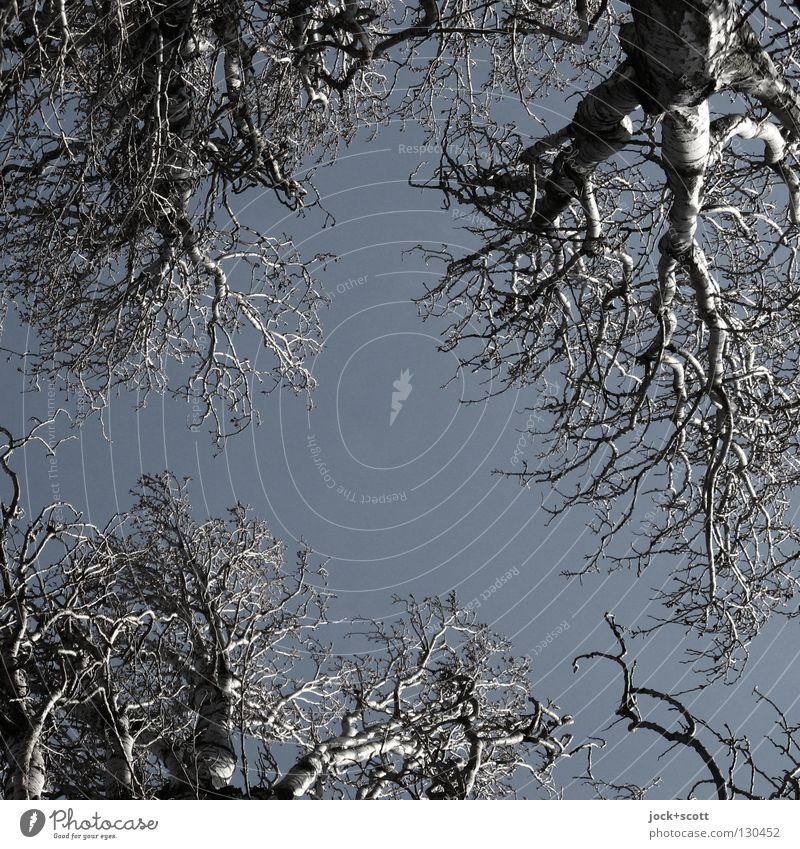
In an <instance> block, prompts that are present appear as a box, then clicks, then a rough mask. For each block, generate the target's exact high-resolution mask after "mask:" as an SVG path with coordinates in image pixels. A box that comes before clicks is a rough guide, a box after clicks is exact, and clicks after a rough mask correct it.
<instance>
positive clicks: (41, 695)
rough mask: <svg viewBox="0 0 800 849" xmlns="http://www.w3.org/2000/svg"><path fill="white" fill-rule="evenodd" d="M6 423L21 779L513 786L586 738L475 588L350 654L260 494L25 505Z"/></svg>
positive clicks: (355, 792)
mask: <svg viewBox="0 0 800 849" xmlns="http://www.w3.org/2000/svg"><path fill="white" fill-rule="evenodd" d="M4 435H5V436H6V438H7V440H8V442H7V449H6V452H5V454H4V455H3V456H2V457H1V458H0V464H2V468H3V471H4V473H5V474H6V477H7V478H8V480H9V482H10V483H11V489H12V494H11V498H10V499H9V502H8V504H6V502H5V501H4V502H3V511H4V512H3V516H4V521H5V524H4V526H3V536H2V542H3V549H2V551H3V564H2V565H3V580H4V584H3V596H2V604H3V606H2V618H1V619H0V628H1V630H0V636H2V644H1V645H2V653H0V661H1V662H2V670H3V678H2V692H3V695H4V699H3V705H4V707H3V713H2V714H0V739H2V744H3V749H2V764H1V765H0V766H1V768H2V771H3V776H4V779H5V780H4V791H3V794H4V796H5V798H42V797H51V798H58V797H62V798H63V797H67V798H128V799H130V798H133V799H136V798H152V797H159V798H213V797H229V798H231V797H232V798H296V797H299V796H303V795H309V796H316V797H323V796H334V797H339V796H351V797H359V798H378V797H382V796H386V797H399V796H408V797H412V798H423V797H428V798H466V797H468V796H479V797H484V798H485V797H488V798H494V797H497V796H502V795H510V794H513V793H514V792H516V784H515V779H517V778H518V777H519V775H520V774H521V773H523V774H526V775H527V777H528V780H531V779H533V780H534V782H535V786H537V787H545V788H549V789H550V790H551V791H552V789H553V784H552V777H551V773H552V769H553V767H554V765H555V764H556V763H557V762H558V761H559V760H560V759H561V758H562V757H566V756H569V755H572V754H574V753H575V752H577V751H579V750H580V749H581V747H580V746H574V747H573V746H572V738H571V735H570V734H568V733H566V732H564V731H563V727H564V726H565V725H567V724H569V723H570V722H571V718H570V717H569V716H565V715H563V714H561V713H560V711H558V709H557V707H556V706H555V705H553V704H551V703H549V702H541V701H540V700H538V699H537V698H535V697H534V695H533V692H532V688H531V676H530V670H529V668H528V665H527V663H526V662H525V661H524V660H522V659H518V658H514V657H513V655H511V654H510V653H509V646H508V644H507V643H505V642H504V641H502V640H501V639H500V638H498V637H496V636H494V635H492V634H491V633H490V632H489V631H488V630H487V629H486V628H485V627H483V626H480V625H478V624H476V623H475V621H474V615H473V614H472V613H471V612H467V611H464V610H461V609H459V607H458V605H457V603H456V601H455V599H454V598H453V599H449V600H447V601H441V600H438V599H434V600H428V601H425V602H422V603H417V602H415V601H414V600H410V601H405V602H400V601H399V600H398V604H401V606H402V609H401V612H400V614H399V615H398V616H397V618H396V620H395V621H394V624H392V625H391V626H389V625H386V624H384V623H378V622H373V621H369V620H365V621H364V623H363V624H364V625H365V628H366V630H364V631H359V632H356V633H354V634H352V635H351V639H352V640H357V641H359V642H360V648H361V650H360V651H359V652H358V653H356V654H355V655H350V653H349V652H348V654H347V655H344V656H342V657H338V654H337V651H335V650H334V646H333V645H332V644H331V643H330V642H326V641H325V635H326V628H327V627H328V626H327V617H326V606H327V599H328V596H329V593H328V592H327V590H326V589H325V587H324V577H325V576H324V570H323V569H322V567H320V566H315V565H313V563H312V557H311V554H310V552H308V551H307V550H305V549H301V550H300V551H299V552H298V554H297V558H296V562H295V563H294V564H293V565H291V566H289V565H288V563H287V558H286V556H285V554H286V552H285V546H284V545H283V543H281V542H280V541H279V540H277V539H275V538H274V537H273V536H272V535H271V533H270V532H269V530H268V529H267V527H266V526H265V525H264V523H263V522H260V521H258V520H256V519H253V518H251V517H250V516H249V514H248V512H247V511H246V510H245V509H244V508H243V507H242V506H241V505H237V506H236V507H234V508H233V509H232V510H231V511H230V513H229V515H228V516H227V517H226V518H211V519H207V520H205V521H198V520H197V519H195V518H194V516H193V512H192V508H191V504H190V502H189V499H188V493H187V489H186V484H185V483H179V482H178V481H176V480H175V479H174V478H173V477H172V476H170V475H169V474H164V475H160V476H157V477H145V478H143V479H142V480H141V481H140V483H139V486H138V487H137V489H136V490H135V496H136V501H135V503H134V505H133V507H132V508H131V510H130V511H129V512H128V513H125V514H123V515H120V516H116V517H114V518H113V519H112V521H111V522H110V523H109V524H108V525H107V526H106V527H105V528H103V529H98V528H92V527H88V526H86V525H84V524H81V523H80V519H79V517H78V516H75V515H74V513H72V512H69V511H68V508H66V507H65V506H63V505H60V506H59V505H57V506H54V507H50V508H47V509H46V510H45V511H43V512H42V513H41V514H40V516H39V517H37V518H36V519H35V521H33V522H32V523H29V524H23V523H21V516H20V515H19V498H20V494H19V483H18V479H17V477H16V475H15V474H14V473H13V472H12V471H11V469H10V467H9V465H8V455H9V453H10V451H11V450H12V449H14V448H16V447H18V446H19V443H15V442H14V441H13V440H12V439H11V437H10V435H8V434H7V433H5V432H4ZM58 509H60V510H62V512H63V513H64V517H67V516H69V519H70V521H64V518H62V519H61V520H60V521H59V522H58V523H57V522H55V521H54V519H53V514H54V512H55V511H56V510H58ZM45 546H49V547H50V548H51V549H54V550H53V552H52V553H51V554H50V555H49V557H47V556H46V548H45ZM59 546H60V551H59V550H58V547H59ZM332 624H335V623H332ZM331 636H333V632H331ZM338 648H340V649H343V650H346V649H347V646H346V645H343V644H340V645H339V646H338Z"/></svg>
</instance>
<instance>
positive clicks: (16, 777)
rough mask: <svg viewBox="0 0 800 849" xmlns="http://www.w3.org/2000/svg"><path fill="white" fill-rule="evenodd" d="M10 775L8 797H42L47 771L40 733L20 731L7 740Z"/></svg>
mask: <svg viewBox="0 0 800 849" xmlns="http://www.w3.org/2000/svg"><path fill="white" fill-rule="evenodd" d="M4 742H5V749H6V757H7V759H8V776H7V778H6V782H5V788H4V795H5V798H6V799H41V798H42V793H43V792H44V785H45V780H46V777H47V772H46V769H45V761H44V752H43V751H42V747H41V742H40V740H39V737H38V735H35V734H33V733H27V734H26V733H20V734H15V735H13V736H11V737H10V739H8V740H5V741H4Z"/></svg>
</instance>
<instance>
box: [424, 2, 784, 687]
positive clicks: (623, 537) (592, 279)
mask: <svg viewBox="0 0 800 849" xmlns="http://www.w3.org/2000/svg"><path fill="white" fill-rule="evenodd" d="M530 5H531V6H532V7H535V6H536V5H537V4H533V3H532V4H530ZM775 6H776V7H777V11H778V14H777V16H775V15H772V14H770V13H769V12H768V11H764V10H763V9H762V8H760V7H759V8H757V9H753V8H752V7H748V8H747V9H740V8H739V7H738V6H737V5H736V4H734V3H732V2H716V0H707V2H706V0H704V1H703V2H700V3H697V2H693V3H688V2H687V3H683V2H675V3H667V4H665V3H657V2H648V0H637V1H636V2H632V3H631V4H630V13H628V11H627V8H626V7H623V6H620V7H614V6H612V5H611V4H609V7H608V9H606V10H605V11H604V12H603V15H604V18H603V20H604V21H605V24H603V23H602V21H601V24H600V25H598V33H597V36H596V38H594V37H593V36H592V35H591V34H590V30H591V27H589V28H588V29H586V28H584V35H583V36H582V38H584V36H585V38H586V39H588V40H586V41H585V46H582V47H581V50H583V51H584V55H586V54H588V55H590V56H591V57H592V58H590V59H589V60H587V62H585V63H584V64H581V63H573V62H572V61H564V62H562V63H560V64H558V65H554V64H549V65H548V64H547V63H545V69H546V73H545V76H546V77H547V78H548V89H547V91H549V92H552V91H553V89H554V88H556V87H557V86H558V84H559V83H560V84H561V86H562V87H564V86H566V85H569V86H570V87H571V89H573V90H574V89H575V88H577V89H578V90H579V91H580V90H581V89H583V90H584V91H586V94H585V95H584V96H582V97H581V99H580V102H579V103H578V105H577V108H575V111H574V115H573V118H572V120H571V121H568V122H566V123H565V125H564V126H562V127H559V128H555V129H553V128H550V127H548V128H547V131H546V135H544V137H542V138H540V139H539V140H538V141H536V142H535V143H534V144H530V143H529V140H528V139H527V138H526V134H527V133H526V132H522V131H521V130H522V128H521V127H520V125H519V122H516V124H508V123H507V124H502V123H500V122H499V121H497V120H495V121H492V120H491V115H489V116H483V115H482V116H481V117H480V121H478V120H475V119H473V118H472V117H470V116H469V115H465V114H462V113H461V112H454V113H453V114H451V116H450V117H449V119H448V122H447V126H446V131H445V134H444V138H443V142H442V143H443V154H442V158H441V162H440V164H439V168H438V171H437V173H436V175H435V177H434V178H433V179H432V180H431V181H429V182H427V183H426V184H427V185H429V186H433V187H434V188H436V189H437V190H439V191H443V192H444V193H445V196H446V198H447V199H448V202H452V203H457V204H460V205H462V207H464V208H466V209H468V210H469V209H472V210H473V212H472V213H471V214H470V215H469V216H468V218H469V220H470V221H471V224H470V229H471V230H472V232H473V233H474V235H475V236H476V237H477V238H478V239H479V240H480V246H479V247H478V249H477V250H475V251H474V252H472V253H471V254H468V255H466V256H454V255H453V254H452V252H451V251H449V250H443V251H442V252H440V253H438V256H439V257H441V258H442V259H443V260H444V261H445V262H446V271H445V275H444V279H443V281H442V282H441V284H440V285H439V286H437V287H436V288H435V289H434V291H432V292H431V295H430V299H429V305H430V309H431V310H432V311H434V312H440V311H441V312H450V313H451V314H452V317H453V322H452V325H451V327H450V331H449V335H448V337H447V339H446V342H445V347H446V348H451V347H453V346H456V345H458V346H460V350H461V351H462V356H461V360H462V362H463V364H464V366H465V367H467V368H485V369H490V370H494V371H496V372H498V373H499V374H500V375H501V376H502V378H503V380H504V381H505V385H506V386H523V387H530V390H529V391H530V392H531V395H534V396H535V395H538V398H536V399H535V403H533V402H532V403H531V407H532V408H533V407H535V408H536V411H537V415H536V416H531V418H530V419H529V422H528V428H529V430H530V436H531V440H530V441H531V442H532V443H533V444H536V445H538V446H539V447H540V449H541V450H540V451H538V452H537V453H535V455H532V456H530V457H528V458H526V463H525V464H524V465H523V466H522V467H520V468H519V469H511V470H508V469H506V470H503V471H506V472H508V473H509V474H511V475H512V476H515V477H517V478H518V479H519V480H520V481H521V482H522V483H523V484H528V483H530V482H533V481H536V482H539V483H541V484H544V485H546V486H548V487H550V488H552V489H553V490H555V491H556V492H557V493H558V494H559V495H560V496H561V499H560V500H561V504H560V505H559V506H558V507H556V508H554V510H553V512H554V514H555V515H560V514H561V511H562V510H563V509H564V508H567V507H571V506H582V507H588V508H590V509H591V510H593V511H594V512H595V515H596V521H595V523H594V524H593V530H594V531H595V533H596V535H597V545H596V548H595V550H594V551H593V552H592V553H591V554H590V556H589V559H588V562H587V564H586V567H585V569H586V570H591V569H598V568H616V567H619V566H629V567H632V568H633V569H634V570H635V571H636V572H637V573H641V572H642V571H643V570H644V569H646V568H647V567H649V566H650V565H651V564H660V563H665V562H668V563H669V564H670V567H671V569H672V580H671V583H670V584H669V585H668V586H667V587H666V588H665V589H664V590H663V591H661V592H660V596H661V600H662V601H663V604H664V610H665V613H664V614H663V617H662V618H660V619H659V620H658V622H657V625H661V624H666V623H671V624H675V625H678V626H680V627H683V628H687V627H688V628H689V629H692V630H695V631H697V632H700V633H702V634H704V635H706V637H707V640H708V641H707V646H708V648H707V651H705V661H706V665H705V669H706V671H707V672H708V673H709V674H711V675H715V676H716V675H720V676H729V675H737V674H739V672H740V671H741V668H742V665H743V661H744V659H745V658H746V655H747V645H748V643H749V642H750V641H751V640H752V639H753V637H754V636H755V635H756V634H757V633H758V632H759V630H760V629H761V627H762V625H763V624H764V622H765V621H766V620H767V618H768V617H769V616H770V615H771V614H772V613H774V612H776V611H777V612H783V613H788V612H791V611H790V608H789V607H788V602H789V601H790V599H792V598H793V597H794V596H795V593H796V590H797V578H798V575H797V572H796V568H795V566H794V563H795V561H796V557H797V553H798V539H799V537H798V530H797V528H796V526H795V523H794V522H793V521H792V519H791V517H790V516H789V515H788V510H789V506H790V498H791V493H792V492H793V491H794V490H795V488H796V485H797V483H798V471H797V463H796V462H795V461H794V459H793V458H794V456H795V454H796V450H797V428H796V424H795V422H796V408H797V405H798V385H799V382H800V370H799V369H798V367H797V358H796V354H795V352H796V349H797V346H798V339H797V336H796V327H797V315H796V302H797V291H796V290H797V286H796V281H795V264H796V251H797V224H798V210H800V206H798V203H800V194H798V186H799V185H800V184H799V183H798V178H797V175H796V174H795V170H794V161H795V160H794V151H795V148H796V144H797V141H798V138H800V136H799V135H798V133H799V132H800V95H798V93H797V89H796V87H795V84H794V75H795V72H794V68H793V65H792V61H791V55H792V51H793V50H795V49H796V20H797V15H798V11H797V8H796V7H795V6H794V5H793V4H791V3H776V4H775ZM541 7H542V8H544V4H541ZM548 8H550V7H548ZM558 9H563V14H562V13H560V12H559V14H562V18H561V19H562V21H563V22H564V26H566V21H567V20H568V13H567V6H566V4H564V5H562V6H559V7H558ZM551 11H552V13H553V14H555V13H556V7H555V6H554V7H552V9H551ZM606 13H607V15H606ZM748 14H751V15H752V17H753V20H752V22H750V21H748ZM590 17H591V16H590ZM592 20H594V18H592ZM610 23H614V24H616V25H617V30H616V38H615V39H611V40H610V39H609V37H608V34H607V29H606V28H605V27H606V26H607V25H608V24H610ZM550 29H551V31H552V32H553V33H554V34H555V32H556V29H557V28H553V27H552V26H551V27H550ZM561 30H562V32H563V30H564V27H563V26H562V27H561ZM554 37H555V35H554ZM563 40H564V41H566V42H570V41H571V40H570V39H567V38H566V37H564V39H563ZM572 41H574V39H572ZM762 45H764V46H762ZM571 49H572V50H573V51H574V50H575V49H576V48H575V47H574V46H572V48H571ZM595 57H596V61H594V62H593V59H595ZM601 57H602V59H603V60H609V61H612V62H613V63H615V64H616V68H615V69H614V70H613V71H612V72H611V73H610V74H608V75H605V74H603V73H599V74H598V70H596V69H599V67H600V58H601ZM598 76H600V77H601V78H600V80H599V81H598V79H597V78H598ZM603 77H604V78H603ZM533 88H535V85H534V86H533ZM551 104H552V100H551V101H550V104H548V106H549V108H550V109H552V105H551ZM526 106H527V108H528V109H529V110H530V111H532V112H533V113H534V114H535V113H536V111H537V106H536V101H535V100H533V101H532V100H528V101H527V103H526ZM570 108H572V107H570ZM637 108H641V110H642V113H639V117H638V118H636V126H634V123H633V121H632V118H633V117H635V116H634V115H633V113H634V112H635V110H637ZM541 122H542V123H544V124H545V125H546V122H545V121H544V119H543V118H542V119H541ZM657 125H660V127H661V138H660V140H658V139H657V136H656V128H657ZM526 129H527V128H526Z"/></svg>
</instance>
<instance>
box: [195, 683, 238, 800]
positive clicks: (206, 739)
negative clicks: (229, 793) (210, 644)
mask: <svg viewBox="0 0 800 849" xmlns="http://www.w3.org/2000/svg"><path fill="white" fill-rule="evenodd" d="M194 704H195V710H196V711H197V726H196V729H195V731H196V736H195V748H194V769H195V771H196V773H197V781H198V784H199V785H200V786H201V787H206V788H212V789H214V790H219V789H220V788H221V787H225V786H226V785H227V784H228V783H229V782H230V780H231V778H232V776H233V773H234V771H235V770H236V752H235V751H234V749H233V745H232V743H231V735H232V733H233V679H232V677H231V676H230V675H229V674H227V673H223V674H222V675H220V676H219V678H218V679H217V680H216V681H208V682H204V683H203V684H200V685H198V687H197V688H196V689H195V695H194Z"/></svg>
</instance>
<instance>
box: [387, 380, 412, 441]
mask: <svg viewBox="0 0 800 849" xmlns="http://www.w3.org/2000/svg"><path fill="white" fill-rule="evenodd" d="M413 376H414V375H413V374H411V372H410V371H409V370H408V369H407V368H405V369H403V370H402V371H401V372H400V379H399V380H395V381H394V383H393V384H392V386H393V387H394V392H392V412H391V413H390V415H389V427H391V426H392V425H393V424H394V420H395V419H396V418H397V416H398V414H399V413H400V410H402V409H403V403H404V402H405V401H407V400H408V396H409V395H410V394H411V390H412V389H413V388H414V387H413V386H412V385H411V378H412V377H413Z"/></svg>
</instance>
